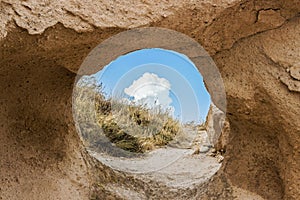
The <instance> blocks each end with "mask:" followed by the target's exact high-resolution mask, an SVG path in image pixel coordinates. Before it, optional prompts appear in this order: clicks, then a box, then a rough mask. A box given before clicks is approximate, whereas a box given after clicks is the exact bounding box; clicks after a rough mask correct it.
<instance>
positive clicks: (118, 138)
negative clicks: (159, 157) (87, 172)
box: [73, 79, 183, 153]
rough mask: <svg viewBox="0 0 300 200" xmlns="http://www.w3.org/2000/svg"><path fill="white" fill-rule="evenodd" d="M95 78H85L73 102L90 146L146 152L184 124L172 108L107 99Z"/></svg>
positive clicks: (173, 134) (166, 141)
mask: <svg viewBox="0 0 300 200" xmlns="http://www.w3.org/2000/svg"><path fill="white" fill-rule="evenodd" d="M95 83H96V82H95V80H93V79H92V80H88V81H86V79H83V81H80V82H79V83H78V84H77V87H76V88H75V90H74V97H73V105H74V114H75V117H76V122H77V127H78V129H79V130H80V132H81V136H82V138H83V139H84V142H85V143H86V145H87V146H88V147H89V148H92V149H97V148H98V149H99V148H100V149H101V150H102V151H103V150H104V151H105V150H106V149H110V147H111V146H117V147H119V148H121V149H123V150H126V151H129V152H137V153H142V152H146V151H150V150H153V149H155V148H158V147H162V146H165V145H167V144H168V143H169V142H170V141H172V140H173V138H174V137H175V136H176V135H178V134H183V132H182V129H181V124H180V122H179V121H178V120H175V119H173V118H172V117H171V116H170V114H169V112H168V111H163V110H162V109H155V110H150V109H147V108H146V107H145V106H141V105H134V104H127V103H124V102H122V101H121V100H116V99H108V100H107V99H105V97H104V95H103V94H101V91H102V89H101V86H97V85H96V84H95Z"/></svg>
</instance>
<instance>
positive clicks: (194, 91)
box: [95, 48, 210, 122]
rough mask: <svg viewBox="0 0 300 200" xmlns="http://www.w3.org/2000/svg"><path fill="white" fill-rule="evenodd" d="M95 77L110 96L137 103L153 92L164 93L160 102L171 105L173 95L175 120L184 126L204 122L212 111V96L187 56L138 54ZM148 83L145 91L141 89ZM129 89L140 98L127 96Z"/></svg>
mask: <svg viewBox="0 0 300 200" xmlns="http://www.w3.org/2000/svg"><path fill="white" fill-rule="evenodd" d="M95 77H96V79H97V81H98V82H99V83H102V84H103V86H104V92H105V93H106V95H107V96H115V95H116V96H123V97H127V98H129V99H135V98H138V97H139V96H141V95H142V96H143V92H144V93H145V95H146V96H147V95H151V94H152V93H151V91H149V90H151V88H152V89H153V91H162V90H163V91H162V92H159V94H158V97H157V98H159V102H162V103H163V102H167V101H165V100H166V98H167V97H166V95H167V94H169V98H170V99H171V101H172V102H171V103H170V105H169V106H170V107H172V108H174V116H175V117H176V118H178V119H180V120H181V121H183V122H188V121H195V122H204V121H205V118H206V115H207V113H208V110H209V105H210V95H209V94H208V92H207V90H206V88H205V86H204V83H203V78H202V76H201V74H200V73H199V72H198V70H197V68H196V67H195V65H194V64H193V63H192V62H191V60H190V59H189V58H188V57H187V56H185V55H183V54H179V53H177V52H174V51H169V50H164V49H158V48H153V49H142V50H138V51H134V52H131V53H128V54H126V55H123V56H120V57H119V58H117V59H116V60H114V61H112V62H111V63H110V64H108V65H107V66H106V67H105V68H104V69H103V70H101V71H99V72H98V73H96V74H95ZM145 80H147V81H146V83H147V84H146V86H145V87H144V89H143V87H137V84H139V85H142V84H141V83H144V82H145ZM134 81H136V82H135V84H133V83H134ZM143 81H144V82H143ZM155 81H157V83H154V82H155ZM126 88H127V91H129V90H130V89H131V90H130V91H131V92H132V91H137V92H136V93H134V94H136V95H135V96H134V97H130V95H129V94H131V93H129V94H128V93H125V92H124V91H125V90H126ZM128 88H129V89H128ZM167 91H168V92H167ZM150 93H151V94H150ZM154 93H155V92H154ZM137 94H139V96H138V95H137ZM155 94H157V93H155ZM164 98H165V99H164ZM150 100H152V99H150ZM168 102H169V101H168Z"/></svg>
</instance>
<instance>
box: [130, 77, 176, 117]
mask: <svg viewBox="0 0 300 200" xmlns="http://www.w3.org/2000/svg"><path fill="white" fill-rule="evenodd" d="M170 89H171V84H170V82H169V81H168V80H167V79H165V78H160V77H158V75H157V74H154V73H148V72H146V73H144V74H143V75H142V76H141V77H140V78H138V79H137V80H135V81H133V83H132V84H131V85H130V86H129V87H128V88H125V89H124V92H125V94H127V95H129V96H131V97H133V100H132V101H133V102H135V103H137V104H141V105H146V106H147V107H149V108H155V107H158V106H161V108H163V109H169V110H170V112H171V113H172V114H173V112H174V107H172V106H170V105H171V103H172V99H171V97H170V96H169V94H170Z"/></svg>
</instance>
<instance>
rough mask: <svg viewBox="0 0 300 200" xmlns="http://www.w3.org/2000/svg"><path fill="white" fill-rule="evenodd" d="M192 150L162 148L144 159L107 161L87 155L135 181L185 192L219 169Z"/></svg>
mask: <svg viewBox="0 0 300 200" xmlns="http://www.w3.org/2000/svg"><path fill="white" fill-rule="evenodd" d="M193 152H194V150H192V149H176V148H171V147H168V148H161V149H157V150H155V151H153V152H150V153H149V154H148V155H146V156H145V157H143V158H130V159H126V158H120V157H108V156H105V155H103V154H99V153H95V152H90V153H91V154H92V155H93V156H94V157H95V158H97V159H98V160H99V161H100V162H102V163H103V164H105V165H108V166H109V167H111V168H112V169H114V170H118V171H123V172H126V173H129V174H132V175H134V176H135V177H136V178H138V179H142V180H145V179H148V180H152V181H155V182H160V183H162V184H164V185H166V186H168V187H175V188H188V187H193V185H195V184H197V185H198V184H201V183H203V182H204V181H206V180H208V179H209V178H210V177H211V176H212V175H213V174H215V173H216V172H217V171H218V169H219V168H220V166H221V164H220V163H218V161H217V160H216V158H213V157H210V156H208V155H206V154H198V155H193Z"/></svg>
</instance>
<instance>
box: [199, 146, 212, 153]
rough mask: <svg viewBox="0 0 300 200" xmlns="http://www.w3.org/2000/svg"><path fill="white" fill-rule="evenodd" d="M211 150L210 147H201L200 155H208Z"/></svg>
mask: <svg viewBox="0 0 300 200" xmlns="http://www.w3.org/2000/svg"><path fill="white" fill-rule="evenodd" d="M209 149H210V148H209V147H208V146H204V145H201V146H200V149H199V152H200V153H207V152H208V151H209Z"/></svg>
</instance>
